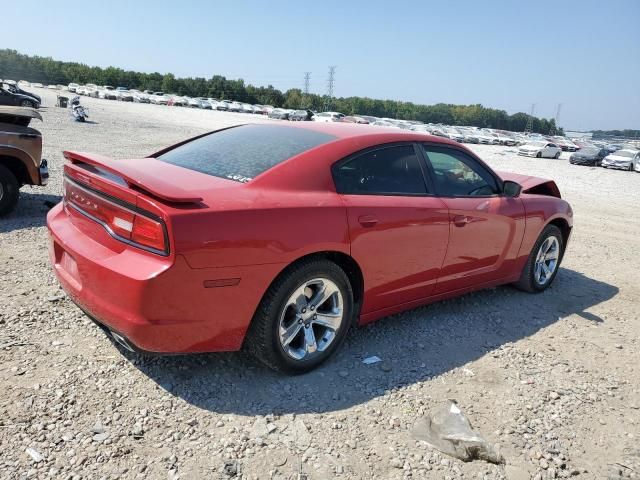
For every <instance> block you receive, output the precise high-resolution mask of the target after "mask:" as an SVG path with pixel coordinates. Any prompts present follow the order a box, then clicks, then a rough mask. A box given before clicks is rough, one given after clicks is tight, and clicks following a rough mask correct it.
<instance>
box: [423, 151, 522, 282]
mask: <svg viewBox="0 0 640 480" xmlns="http://www.w3.org/2000/svg"><path fill="white" fill-rule="evenodd" d="M423 152H424V154H425V157H426V160H427V166H428V168H429V171H430V173H431V175H432V176H433V183H434V187H435V191H436V193H437V194H438V196H439V197H440V198H441V200H442V201H443V202H444V203H445V205H446V206H447V208H448V210H449V220H450V236H449V248H448V249H447V253H446V257H445V260H444V263H443V266H442V272H441V275H440V279H439V280H438V285H437V287H436V289H435V291H434V293H435V294H439V293H444V292H449V291H455V290H460V289H465V288H469V287H473V286H477V285H481V284H483V283H486V282H490V281H493V280H498V279H501V278H504V277H507V276H509V275H510V274H512V272H513V264H514V262H515V261H516V257H517V255H518V250H519V248H520V242H521V240H522V236H523V234H524V227H525V213H524V206H523V204H522V200H521V199H520V198H509V197H505V196H502V195H501V190H502V188H501V181H500V180H499V179H498V178H497V177H496V176H495V175H494V174H493V172H491V171H490V170H489V169H488V168H487V167H486V166H485V165H484V164H482V162H480V161H479V160H477V159H476V158H474V157H472V156H471V155H469V154H468V153H466V152H465V151H462V150H460V149H456V148H454V147H448V146H441V145H440V146H437V145H423Z"/></svg>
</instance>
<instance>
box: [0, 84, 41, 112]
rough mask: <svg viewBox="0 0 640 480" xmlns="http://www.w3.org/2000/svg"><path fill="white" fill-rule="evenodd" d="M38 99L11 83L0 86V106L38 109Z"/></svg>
mask: <svg viewBox="0 0 640 480" xmlns="http://www.w3.org/2000/svg"><path fill="white" fill-rule="evenodd" d="M39 98H40V97H36V96H35V95H32V94H28V92H25V91H24V90H22V89H19V88H18V87H17V86H16V85H14V84H11V83H6V82H3V83H2V85H1V86H0V105H10V106H16V107H32V108H39V107H40V103H41V102H40V100H39Z"/></svg>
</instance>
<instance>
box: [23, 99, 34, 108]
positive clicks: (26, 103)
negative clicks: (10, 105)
mask: <svg viewBox="0 0 640 480" xmlns="http://www.w3.org/2000/svg"><path fill="white" fill-rule="evenodd" d="M20 106H21V107H31V108H33V107H35V105H34V104H33V102H30V101H29V100H22V101H21V102H20Z"/></svg>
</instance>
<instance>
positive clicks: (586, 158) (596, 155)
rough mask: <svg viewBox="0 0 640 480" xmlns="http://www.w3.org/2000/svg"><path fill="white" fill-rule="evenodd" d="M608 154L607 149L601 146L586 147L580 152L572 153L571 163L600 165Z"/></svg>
mask: <svg viewBox="0 0 640 480" xmlns="http://www.w3.org/2000/svg"><path fill="white" fill-rule="evenodd" d="M606 156H607V151H606V150H605V149H604V148H600V147H584V148H581V149H580V151H579V152H575V153H572V154H571V156H570V157H569V163H571V164H573V165H591V166H594V167H598V166H599V165H600V163H601V162H602V159H603V158H604V157H606Z"/></svg>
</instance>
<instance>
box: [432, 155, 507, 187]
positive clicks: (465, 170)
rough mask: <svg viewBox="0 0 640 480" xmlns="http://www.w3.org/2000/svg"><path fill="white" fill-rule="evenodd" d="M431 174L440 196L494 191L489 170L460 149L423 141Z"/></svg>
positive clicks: (493, 180) (494, 181)
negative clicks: (431, 144)
mask: <svg viewBox="0 0 640 480" xmlns="http://www.w3.org/2000/svg"><path fill="white" fill-rule="evenodd" d="M423 149H424V153H425V155H426V157H427V161H428V162H429V163H430V164H431V167H432V169H433V174H434V183H435V188H436V193H437V194H438V195H442V196H444V197H477V196H488V195H497V194H498V193H499V189H498V185H497V182H496V180H495V178H494V177H493V175H491V173H489V171H488V170H487V169H486V168H484V167H483V166H482V165H480V164H479V163H478V162H476V161H475V160H474V159H473V158H471V157H470V156H468V155H466V154H465V153H463V152H460V151H458V150H454V149H451V148H446V147H433V146H429V145H423Z"/></svg>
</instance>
